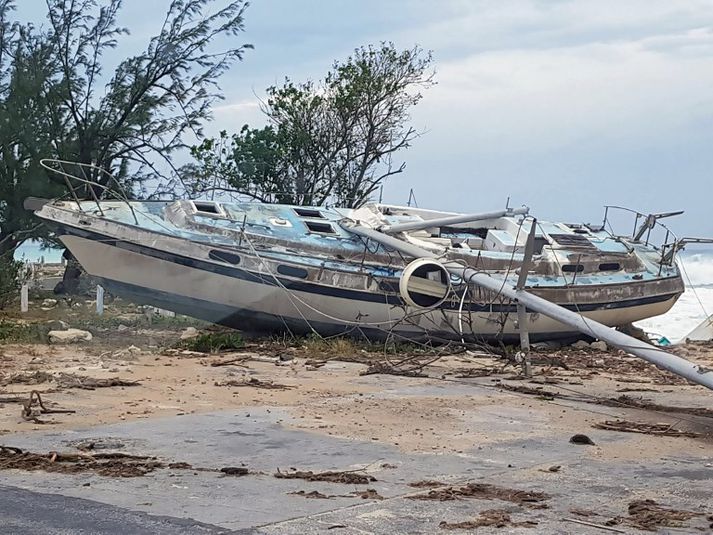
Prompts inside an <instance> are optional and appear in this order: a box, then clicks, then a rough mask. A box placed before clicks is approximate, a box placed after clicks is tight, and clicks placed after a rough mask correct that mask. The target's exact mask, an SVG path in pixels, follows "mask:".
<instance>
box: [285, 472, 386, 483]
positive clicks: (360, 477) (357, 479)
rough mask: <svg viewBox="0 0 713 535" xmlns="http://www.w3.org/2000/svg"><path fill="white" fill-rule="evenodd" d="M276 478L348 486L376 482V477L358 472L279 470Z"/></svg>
mask: <svg viewBox="0 0 713 535" xmlns="http://www.w3.org/2000/svg"><path fill="white" fill-rule="evenodd" d="M273 475H274V476H275V477H277V478H280V479H304V480H305V481H328V482H330V483H345V484H348V485H365V484H367V483H372V482H374V481H376V478H375V477H374V476H371V475H368V474H363V473H362V474H359V473H357V472H333V471H328V472H312V471H307V472H302V471H299V470H295V471H292V472H280V470H279V469H278V470H277V472H275V474H273Z"/></svg>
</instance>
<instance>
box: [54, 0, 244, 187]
mask: <svg viewBox="0 0 713 535" xmlns="http://www.w3.org/2000/svg"><path fill="white" fill-rule="evenodd" d="M46 1H47V9H48V19H49V21H50V25H51V30H50V32H49V34H48V40H49V42H50V43H51V44H52V50H53V54H54V56H55V58H56V60H57V61H58V64H59V66H60V71H61V86H62V90H63V91H62V95H63V98H62V104H63V106H64V108H65V109H66V110H67V115H68V118H69V120H68V135H67V138H66V140H65V143H63V145H62V147H61V149H60V151H61V157H62V158H63V159H66V160H70V161H77V162H81V163H91V164H94V165H95V166H97V167H100V168H102V169H104V170H106V171H110V172H112V173H113V174H115V175H118V176H117V178H119V179H120V180H121V181H122V182H124V183H125V184H127V183H128V185H129V188H131V187H132V186H133V185H136V184H140V183H143V182H145V181H146V180H147V179H159V180H162V182H161V185H160V186H159V187H158V193H159V194H166V193H168V194H172V193H173V192H174V189H175V186H176V175H175V174H171V173H169V174H167V173H165V172H162V171H160V170H159V166H158V165H157V164H159V163H160V164H162V165H164V166H167V167H168V168H169V169H173V161H172V155H173V154H174V153H175V152H176V151H177V150H178V149H181V148H184V147H185V143H184V140H183V136H184V134H186V133H190V134H192V135H196V136H198V135H200V134H201V125H202V124H203V122H204V121H206V120H207V119H209V118H210V116H211V113H210V109H211V106H212V104H213V103H214V102H215V101H216V100H218V99H220V98H222V96H221V94H220V92H219V90H218V86H217V80H218V78H219V77H220V76H221V75H222V74H223V73H224V72H225V71H226V70H228V69H229V68H230V66H231V65H232V64H233V63H234V62H235V61H237V60H240V59H242V57H243V54H244V52H245V50H246V49H248V48H252V46H251V45H247V44H245V45H241V46H238V47H233V48H228V49H226V50H213V48H212V46H211V43H212V42H213V41H215V40H217V39H219V38H220V37H222V36H229V37H233V36H237V35H238V34H240V32H242V31H243V14H244V10H245V8H246V6H247V3H245V2H244V0H233V1H230V2H228V4H227V6H226V7H223V8H221V9H217V10H216V11H215V12H214V13H212V14H210V13H209V10H210V8H211V7H212V4H214V2H215V0H172V1H171V3H170V5H169V7H168V11H167V13H166V16H165V18H164V20H163V24H162V26H161V30H160V32H159V33H158V34H157V35H156V36H154V37H153V38H151V39H150V41H149V44H148V46H147V48H146V50H145V51H144V52H143V53H141V54H139V55H137V56H133V57H130V58H127V59H125V60H124V61H122V62H121V63H120V64H119V66H118V68H117V69H116V71H115V73H114V75H113V77H112V78H111V79H110V80H109V82H108V84H107V85H106V87H105V88H104V92H103V94H101V95H100V94H98V91H97V89H98V87H99V84H100V83H101V81H102V74H103V72H102V60H103V56H104V53H105V52H106V51H107V50H109V49H113V48H115V47H116V46H117V42H118V39H119V37H120V36H122V35H124V34H126V33H128V30H127V29H125V28H121V27H119V26H118V24H117V15H118V13H119V10H120V8H121V4H122V0H109V1H108V2H106V3H105V4H106V5H103V6H99V4H98V2H97V1H96V0H46ZM131 164H134V165H133V166H132V165H131ZM129 172H130V174H129ZM92 178H93V179H94V180H96V181H98V182H100V183H104V182H105V181H106V175H101V174H97V175H96V176H93V177H92Z"/></svg>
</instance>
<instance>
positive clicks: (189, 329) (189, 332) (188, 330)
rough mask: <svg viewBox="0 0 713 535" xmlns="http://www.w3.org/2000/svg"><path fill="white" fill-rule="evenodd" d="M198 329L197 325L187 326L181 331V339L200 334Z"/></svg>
mask: <svg viewBox="0 0 713 535" xmlns="http://www.w3.org/2000/svg"><path fill="white" fill-rule="evenodd" d="M198 334H199V333H198V329H196V328H195V327H186V330H185V331H183V332H182V333H181V340H189V339H191V338H195V337H196V336H198Z"/></svg>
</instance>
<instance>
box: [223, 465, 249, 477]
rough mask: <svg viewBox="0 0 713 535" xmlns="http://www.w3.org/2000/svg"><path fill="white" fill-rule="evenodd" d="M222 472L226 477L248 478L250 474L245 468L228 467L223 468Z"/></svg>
mask: <svg viewBox="0 0 713 535" xmlns="http://www.w3.org/2000/svg"><path fill="white" fill-rule="evenodd" d="M220 471H221V472H222V473H224V474H225V475H226V476H246V475H248V474H249V473H250V471H249V470H248V469H247V468H245V467H244V466H226V467H224V468H221V469H220Z"/></svg>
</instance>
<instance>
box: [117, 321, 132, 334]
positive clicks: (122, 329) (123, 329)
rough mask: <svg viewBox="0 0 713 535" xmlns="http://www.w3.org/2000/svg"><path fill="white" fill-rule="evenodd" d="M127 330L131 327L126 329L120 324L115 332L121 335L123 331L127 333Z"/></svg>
mask: <svg viewBox="0 0 713 535" xmlns="http://www.w3.org/2000/svg"><path fill="white" fill-rule="evenodd" d="M129 329H131V327H127V326H126V325H124V324H123V323H122V324H120V325H119V326H118V327H117V328H116V330H117V331H119V332H120V333H123V332H124V331H128V330H129Z"/></svg>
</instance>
